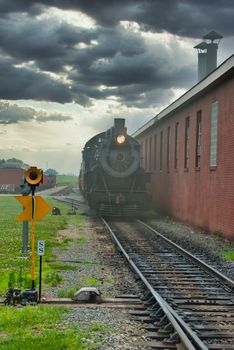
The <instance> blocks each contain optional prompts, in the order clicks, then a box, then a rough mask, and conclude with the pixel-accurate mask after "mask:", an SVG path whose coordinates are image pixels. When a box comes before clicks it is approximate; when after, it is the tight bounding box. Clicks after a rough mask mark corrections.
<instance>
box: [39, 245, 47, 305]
mask: <svg viewBox="0 0 234 350" xmlns="http://www.w3.org/2000/svg"><path fill="white" fill-rule="evenodd" d="M37 254H38V255H39V257H40V269H39V303H40V302H41V276H42V257H43V255H45V241H38V243H37Z"/></svg>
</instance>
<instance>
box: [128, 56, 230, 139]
mask: <svg viewBox="0 0 234 350" xmlns="http://www.w3.org/2000/svg"><path fill="white" fill-rule="evenodd" d="M233 72H234V55H232V56H230V57H229V58H228V59H227V60H226V61H224V62H223V63H222V64H221V65H220V66H219V67H218V68H216V69H215V70H214V71H213V72H211V73H210V74H209V75H207V76H206V77H205V78H204V79H202V80H201V81H199V82H198V83H197V84H196V85H194V86H193V87H192V88H191V89H190V90H188V91H187V92H186V93H185V94H183V95H182V96H181V97H179V98H178V99H177V100H175V101H174V102H173V103H172V104H170V105H169V106H168V107H166V108H165V109H164V110H162V111H161V112H160V113H159V114H157V115H156V116H155V117H154V118H152V119H151V120H149V121H148V122H147V123H145V124H144V125H143V126H142V127H141V128H139V129H138V130H136V131H135V132H134V133H133V134H132V137H137V136H139V135H141V134H143V133H144V132H146V131H148V129H150V128H151V127H152V126H153V125H155V124H156V123H157V122H158V121H159V120H161V119H162V118H165V117H169V116H170V115H172V114H173V113H175V112H176V111H178V110H179V109H181V108H182V107H184V106H185V105H186V104H188V103H190V102H191V101H192V100H194V99H196V98H198V97H199V96H200V95H202V94H204V93H205V92H206V91H207V90H209V89H211V88H212V87H213V86H215V85H217V84H218V83H219V82H220V81H222V80H224V79H226V78H227V77H228V76H230V74H233Z"/></svg>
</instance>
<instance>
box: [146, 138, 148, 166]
mask: <svg viewBox="0 0 234 350" xmlns="http://www.w3.org/2000/svg"><path fill="white" fill-rule="evenodd" d="M147 141H148V140H147V139H145V169H146V170H147V160H148V159H147V158H148V157H147V156H148V142H147Z"/></svg>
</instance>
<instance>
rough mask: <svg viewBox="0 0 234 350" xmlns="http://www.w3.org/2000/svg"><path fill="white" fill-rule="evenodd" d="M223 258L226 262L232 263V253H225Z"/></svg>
mask: <svg viewBox="0 0 234 350" xmlns="http://www.w3.org/2000/svg"><path fill="white" fill-rule="evenodd" d="M224 258H225V259H226V260H232V261H234V251H231V252H227V253H225V254H224Z"/></svg>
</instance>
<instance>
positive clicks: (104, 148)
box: [79, 119, 150, 216]
mask: <svg viewBox="0 0 234 350" xmlns="http://www.w3.org/2000/svg"><path fill="white" fill-rule="evenodd" d="M148 181H149V174H147V173H146V172H145V171H144V170H143V169H142V168H141V167H140V145H139V143H138V142H137V141H136V140H135V139H134V138H132V137H131V136H130V135H128V134H127V129H126V127H125V119H115V120H114V127H112V128H110V129H109V130H107V131H106V132H102V133H100V134H98V135H96V136H94V137H93V138H91V139H90V140H89V141H88V142H87V143H86V144H85V147H84V149H83V151H82V164H81V170H80V175H79V186H80V190H81V192H82V194H83V195H84V197H85V198H86V200H87V202H88V204H89V206H90V208H92V209H93V210H94V211H95V212H96V213H97V214H98V215H101V216H136V215H138V214H139V212H140V211H142V208H145V206H146V204H147V203H149V199H150V198H149V194H148V193H147V191H146V183H147V182H148Z"/></svg>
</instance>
